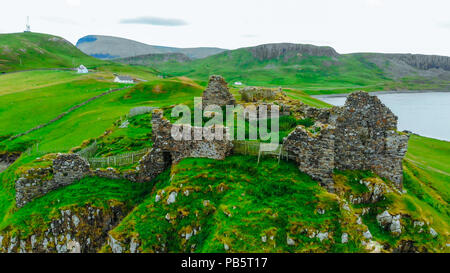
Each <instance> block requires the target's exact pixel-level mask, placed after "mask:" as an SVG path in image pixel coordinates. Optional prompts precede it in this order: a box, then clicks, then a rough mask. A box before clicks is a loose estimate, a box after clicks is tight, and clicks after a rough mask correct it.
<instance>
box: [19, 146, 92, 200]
mask: <svg viewBox="0 0 450 273" xmlns="http://www.w3.org/2000/svg"><path fill="white" fill-rule="evenodd" d="M88 174H90V169H89V163H88V162H87V161H86V160H85V159H84V158H82V157H80V156H79V155H77V154H59V155H58V156H57V157H56V158H55V159H54V160H53V165H52V166H51V167H47V168H32V169H29V170H28V171H27V172H26V173H25V175H23V176H22V177H20V178H19V179H18V180H17V181H16V183H15V188H16V205H17V207H19V208H21V207H23V206H24V205H25V204H27V203H28V202H31V201H32V200H34V199H35V198H37V197H40V196H43V195H45V194H47V193H48V192H50V191H53V190H55V189H58V188H61V187H63V186H67V185H70V184H72V183H73V182H75V181H78V180H80V179H82V178H83V177H85V176H86V175H88Z"/></svg>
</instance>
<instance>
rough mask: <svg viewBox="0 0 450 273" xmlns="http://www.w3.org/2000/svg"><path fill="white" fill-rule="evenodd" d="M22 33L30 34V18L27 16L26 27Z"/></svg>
mask: <svg viewBox="0 0 450 273" xmlns="http://www.w3.org/2000/svg"><path fill="white" fill-rule="evenodd" d="M24 32H31V27H30V16H27V26H26V29H25V31H24Z"/></svg>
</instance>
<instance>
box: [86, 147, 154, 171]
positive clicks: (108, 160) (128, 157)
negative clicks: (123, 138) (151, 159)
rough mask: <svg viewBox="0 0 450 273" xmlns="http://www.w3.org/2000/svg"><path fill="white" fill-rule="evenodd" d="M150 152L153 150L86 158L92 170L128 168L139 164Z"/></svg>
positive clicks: (146, 149) (147, 149)
mask: <svg viewBox="0 0 450 273" xmlns="http://www.w3.org/2000/svg"><path fill="white" fill-rule="evenodd" d="M150 150H151V148H145V149H143V150H140V151H137V152H130V153H124V154H120V155H116V156H108V157H91V158H86V160H87V161H88V162H89V164H90V165H91V168H106V167H120V166H127V165H132V164H134V163H136V162H139V160H141V158H142V157H143V156H144V155H146V154H147V153H148V152H150Z"/></svg>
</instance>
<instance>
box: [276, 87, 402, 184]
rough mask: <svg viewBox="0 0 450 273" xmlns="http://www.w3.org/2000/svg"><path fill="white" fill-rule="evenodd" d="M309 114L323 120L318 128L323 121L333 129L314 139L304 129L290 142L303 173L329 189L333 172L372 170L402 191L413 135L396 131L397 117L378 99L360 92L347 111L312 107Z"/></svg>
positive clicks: (350, 100) (287, 146)
mask: <svg viewBox="0 0 450 273" xmlns="http://www.w3.org/2000/svg"><path fill="white" fill-rule="evenodd" d="M304 115H305V116H308V117H312V118H314V119H315V120H316V121H317V120H318V121H319V122H318V123H316V125H315V127H317V126H318V125H320V124H321V122H323V123H325V124H328V126H329V127H327V129H326V130H321V131H320V132H319V133H317V135H314V136H311V134H310V132H308V131H306V129H304V128H302V127H299V128H297V129H296V130H295V131H294V132H292V133H291V134H290V135H289V136H288V137H287V138H286V139H285V142H284V144H285V149H287V150H288V151H289V152H291V153H293V154H294V155H296V156H297V162H298V164H299V168H300V170H302V171H304V172H306V173H308V174H310V175H311V176H312V177H314V178H317V179H319V180H320V181H321V183H323V184H325V185H327V187H328V188H331V186H330V182H331V183H332V180H330V179H331V173H332V171H333V169H340V170H372V171H374V172H375V173H377V174H378V175H380V176H381V177H384V178H387V179H389V180H391V181H392V182H393V183H394V184H395V186H396V187H397V188H399V189H401V188H402V179H403V169H402V159H403V157H404V156H405V154H406V150H407V147H408V136H407V135H403V134H400V133H398V132H397V131H396V130H397V117H396V116H395V115H394V114H393V113H392V112H391V110H389V108H387V107H386V106H385V105H384V104H383V103H381V101H380V100H379V99H378V98H377V97H376V96H370V95H369V94H368V93H366V92H355V93H352V94H350V95H349V96H348V97H347V101H346V103H345V105H344V106H343V107H333V108H331V109H314V108H312V107H307V108H305V113H304ZM328 153H329V154H328ZM321 157H325V158H324V159H321V161H320V162H319V161H317V160H319V159H320V158H321ZM311 158H312V160H311ZM331 158H333V159H331ZM318 162H319V163H320V164H318ZM318 173H319V174H320V175H318Z"/></svg>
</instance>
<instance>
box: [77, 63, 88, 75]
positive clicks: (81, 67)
mask: <svg viewBox="0 0 450 273" xmlns="http://www.w3.org/2000/svg"><path fill="white" fill-rule="evenodd" d="M77 73H80V74H86V73H89V70H88V69H87V68H86V67H85V66H84V65H80V67H78V68H77Z"/></svg>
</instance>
